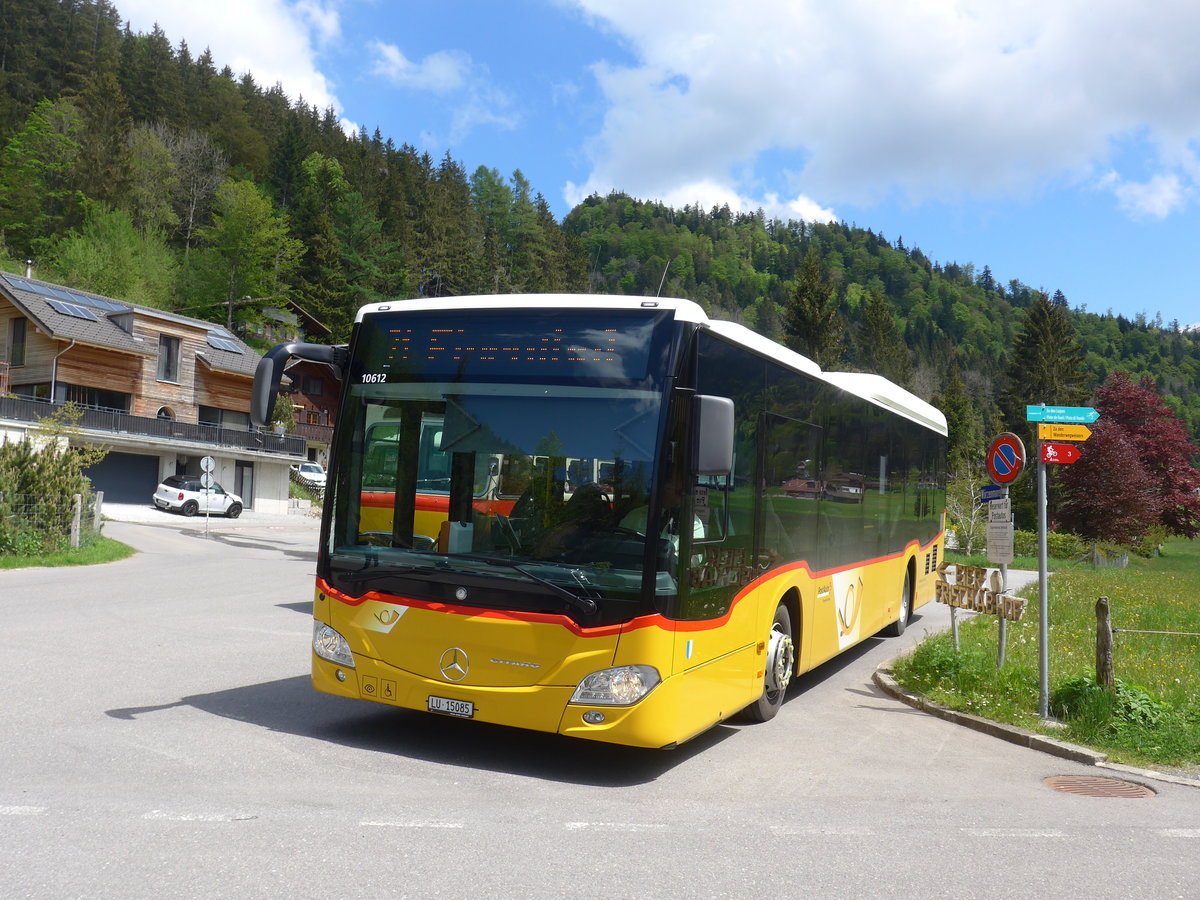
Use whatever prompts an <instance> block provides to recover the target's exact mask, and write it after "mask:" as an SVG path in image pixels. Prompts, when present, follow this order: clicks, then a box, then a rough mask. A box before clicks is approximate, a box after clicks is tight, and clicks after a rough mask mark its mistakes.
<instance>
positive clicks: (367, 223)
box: [326, 191, 412, 341]
mask: <svg viewBox="0 0 1200 900" xmlns="http://www.w3.org/2000/svg"><path fill="white" fill-rule="evenodd" d="M334 233H335V235H336V237H337V245H338V254H339V256H340V259H341V266H342V271H343V273H344V274H345V282H346V286H345V295H344V298H343V300H342V302H341V303H340V304H338V306H337V309H336V311H335V313H334V314H333V315H331V316H330V318H329V319H328V321H327V322H326V324H328V325H329V327H330V328H332V329H333V332H334V338H335V340H339V341H341V340H346V339H347V338H348V337H349V333H350V326H351V325H352V324H353V322H354V315H355V313H356V312H357V310H358V309H359V307H361V306H364V305H366V304H367V303H378V302H380V301H382V300H387V299H397V298H407V297H410V296H411V295H412V285H411V283H410V281H411V279H410V276H409V274H408V270H407V269H406V267H405V264H404V254H403V252H402V251H401V249H400V243H399V242H398V241H396V240H393V239H391V238H389V237H387V236H386V235H384V233H383V222H382V221H381V220H380V219H379V217H378V216H376V215H375V213H374V212H373V211H372V210H371V208H370V207H369V206H368V204H367V202H366V200H365V199H363V196H362V194H360V193H358V192H357V191H352V192H351V193H349V194H347V195H346V196H345V197H343V198H342V199H341V200H339V201H338V204H337V208H336V210H335V213H334Z"/></svg>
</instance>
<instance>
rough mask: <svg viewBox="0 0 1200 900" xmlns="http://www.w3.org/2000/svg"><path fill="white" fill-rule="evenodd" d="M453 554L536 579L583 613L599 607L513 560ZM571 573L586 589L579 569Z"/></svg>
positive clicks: (499, 557)
mask: <svg viewBox="0 0 1200 900" xmlns="http://www.w3.org/2000/svg"><path fill="white" fill-rule="evenodd" d="M455 555H456V556H457V558H459V559H469V560H472V561H474V562H481V563H486V564H487V565H489V566H499V567H501V568H504V569H512V570H514V571H516V572H520V573H521V574H522V575H524V576H525V577H526V578H528V579H529V580H530V581H536V582H537V583H538V584H541V585H545V586H546V587H548V588H550V590H552V591H553V592H554V593H555V594H557V595H558V596H559V597H562V598H563V599H564V600H566V601H568V602H569V603H570V604H571V605H572V606H574V607H575V608H576V609H579V610H582V611H583V612H584V613H587V614H588V615H591V614H592V613H594V612H595V611H596V610H597V609H598V608H599V607H597V606H596V601H595V600H593V599H592V598H591V597H588V596H585V595H583V594H577V593H575V592H574V591H572V590H568V589H567V588H565V587H563V586H562V585H561V584H555V583H554V582H553V581H550V580H549V579H547V578H543V577H542V576H541V575H535V574H534V573H533V572H530V571H529V570H528V569H527V568H525V567H524V566H523V565H521V564H520V563H518V562H514V561H513V560H511V559H505V558H504V557H502V556H483V555H481V554H474V553H458V554H455ZM571 575H572V576H573V577H574V578H575V580H576V581H577V582H578V583H579V586H580V587H581V588H583V589H585V590H586V589H587V579H586V578H585V577H584V575H583V573H582V572H581V571H579V570H578V569H572V570H571Z"/></svg>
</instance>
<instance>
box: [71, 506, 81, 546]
mask: <svg viewBox="0 0 1200 900" xmlns="http://www.w3.org/2000/svg"><path fill="white" fill-rule="evenodd" d="M82 512H83V498H82V497H81V496H79V494H75V495H74V500H73V501H72V503H71V546H72V547H73V548H74V549H76V550H78V549H79V518H80V514H81V513H82Z"/></svg>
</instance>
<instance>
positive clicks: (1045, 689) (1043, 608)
mask: <svg viewBox="0 0 1200 900" xmlns="http://www.w3.org/2000/svg"><path fill="white" fill-rule="evenodd" d="M1037 478H1038V715H1039V716H1041V717H1042V718H1043V719H1048V718H1050V597H1049V591H1048V590H1047V586H1048V584H1049V574H1048V573H1047V571H1046V568H1047V566H1046V555H1047V546H1046V544H1047V541H1046V464H1045V463H1044V462H1043V461H1042V452H1041V441H1038V468H1037Z"/></svg>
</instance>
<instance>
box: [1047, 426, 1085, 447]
mask: <svg viewBox="0 0 1200 900" xmlns="http://www.w3.org/2000/svg"><path fill="white" fill-rule="evenodd" d="M1091 436H1092V429H1090V428H1088V427H1087V426H1086V425H1064V424H1061V423H1058V422H1042V423H1041V424H1040V425H1038V440H1039V441H1079V442H1080V443H1082V442H1083V441H1086V440H1087V439H1088V438H1090V437H1091Z"/></svg>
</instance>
